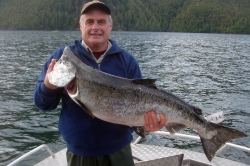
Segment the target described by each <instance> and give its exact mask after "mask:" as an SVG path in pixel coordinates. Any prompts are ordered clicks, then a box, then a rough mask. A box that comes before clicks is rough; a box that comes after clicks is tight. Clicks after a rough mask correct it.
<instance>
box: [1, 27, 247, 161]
mask: <svg viewBox="0 0 250 166" xmlns="http://www.w3.org/2000/svg"><path fill="white" fill-rule="evenodd" d="M79 38H80V32H78V31H61V32H52V31H0V59H1V61H0V71H1V72H0V85H1V86H0V165H6V164H8V163H10V162H11V161H13V160H14V159H15V158H17V157H20V156H21V155H22V154H24V153H25V152H28V151H30V150H32V149H33V148H35V147H37V146H39V145H41V144H47V145H49V147H50V148H51V149H52V151H54V152H57V151H59V150H61V149H63V148H65V143H64V142H63V140H62V138H61V136H60V133H59V132H58V129H57V123H58V119H59V117H58V116H59V113H60V108H58V109H57V110H55V111H52V112H48V113H44V112H40V111H38V110H37V109H36V108H35V106H34V104H33V90H34V87H35V85H36V82H37V79H38V76H39V74H40V72H41V68H42V66H43V63H44V61H45V60H46V58H47V57H48V56H49V55H50V54H51V53H52V52H53V51H54V50H55V49H56V48H58V47H60V46H64V45H68V44H71V43H73V42H74V40H75V39H79ZM111 38H112V39H115V40H116V41H117V43H118V44H119V45H120V46H122V47H123V48H125V49H126V50H128V51H129V52H131V53H132V54H134V55H135V57H136V58H137V59H138V61H139V64H140V67H141V70H142V73H143V76H144V78H156V79H157V80H158V81H157V85H158V86H159V87H160V88H164V89H166V90H168V91H170V92H172V93H174V94H176V95H178V96H179V97H181V98H183V99H184V100H186V101H188V102H189V103H191V104H193V105H195V106H197V107H200V108H201V109H202V110H203V113H204V114H212V113H214V112H218V111H223V112H224V115H225V118H226V119H225V121H224V122H222V125H224V126H228V127H233V128H236V129H238V130H241V131H243V132H245V133H246V134H247V135H249V136H248V137H245V138H241V139H237V140H236V141H234V143H236V144H239V145H243V146H247V147H250V143H249V142H250V109H249V108H250V35H231V34H194V33H156V32H112V34H111ZM182 133H191V134H195V133H194V132H193V131H191V130H184V131H182ZM136 137H137V136H136V135H135V138H136ZM145 143H150V144H155V145H161V146H170V147H177V148H184V149H191V150H195V151H199V152H202V148H201V144H200V142H199V141H193V140H187V139H177V138H173V137H166V136H164V137H163V136H155V135H148V140H147V141H145ZM219 156H221V157H227V158H229V159H232V160H235V161H239V162H243V163H246V164H250V154H249V153H245V152H242V151H240V150H235V149H231V148H229V149H226V150H225V151H223V152H222V153H221V154H220V155H219ZM44 157H47V154H46V153H45V152H39V153H37V154H35V155H33V157H30V158H28V159H27V160H25V161H23V162H22V163H20V165H33V164H34V163H35V162H36V161H39V160H41V159H43V158H44Z"/></svg>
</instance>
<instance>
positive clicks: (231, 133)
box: [199, 122, 247, 162]
mask: <svg viewBox="0 0 250 166" xmlns="http://www.w3.org/2000/svg"><path fill="white" fill-rule="evenodd" d="M207 127H208V128H207V129H206V132H214V133H216V134H215V135H214V136H213V137H212V138H210V139H206V138H204V137H202V136H201V134H199V135H200V139H201V143H202V147H203V150H204V153H205V155H206V156H207V158H208V160H209V161H210V162H211V160H212V159H213V157H214V156H215V154H216V152H217V151H218V150H219V149H220V148H221V147H222V146H223V145H224V144H225V143H227V142H229V141H232V140H233V139H236V138H240V137H246V136H247V135H246V134H244V133H243V132H241V131H238V130H235V129H232V128H228V127H224V126H221V125H218V124H215V123H211V122H207Z"/></svg>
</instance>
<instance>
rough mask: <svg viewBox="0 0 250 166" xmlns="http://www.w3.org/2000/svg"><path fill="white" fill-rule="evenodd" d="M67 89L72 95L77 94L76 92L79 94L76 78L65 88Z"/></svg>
mask: <svg viewBox="0 0 250 166" xmlns="http://www.w3.org/2000/svg"><path fill="white" fill-rule="evenodd" d="M65 89H66V90H67V92H68V93H69V94H70V95H74V94H76V92H77V84H76V78H74V79H73V80H72V81H70V83H68V85H67V86H66V87H65Z"/></svg>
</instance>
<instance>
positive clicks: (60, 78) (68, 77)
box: [48, 56, 76, 87]
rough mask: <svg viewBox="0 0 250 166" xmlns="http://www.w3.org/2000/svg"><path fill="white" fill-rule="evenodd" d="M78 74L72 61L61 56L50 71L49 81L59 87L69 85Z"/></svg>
mask: <svg viewBox="0 0 250 166" xmlns="http://www.w3.org/2000/svg"><path fill="white" fill-rule="evenodd" d="M75 76H76V68H75V66H74V65H73V64H72V62H70V61H67V60H66V59H64V58H63V56H62V58H60V59H59V60H58V61H57V62H56V64H55V65H54V68H53V70H52V71H51V72H50V73H49V75H48V79H49V82H50V83H51V84H53V85H55V86H58V87H64V86H66V85H68V84H69V83H70V82H71V81H72V80H73V79H74V78H75Z"/></svg>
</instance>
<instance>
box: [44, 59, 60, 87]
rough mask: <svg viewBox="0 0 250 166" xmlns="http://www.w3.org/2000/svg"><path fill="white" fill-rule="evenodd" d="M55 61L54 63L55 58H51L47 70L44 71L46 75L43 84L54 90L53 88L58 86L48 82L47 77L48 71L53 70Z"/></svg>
mask: <svg viewBox="0 0 250 166" xmlns="http://www.w3.org/2000/svg"><path fill="white" fill-rule="evenodd" d="M55 63H56V60H55V59H52V60H51V62H50V64H49V68H48V70H47V72H46V76H45V79H44V85H45V86H46V87H47V88H48V89H50V90H55V89H57V88H58V87H57V86H55V85H53V84H51V83H50V82H49V78H48V76H49V73H50V72H51V71H52V70H53V68H54V65H55Z"/></svg>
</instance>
